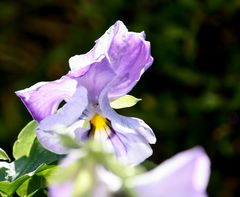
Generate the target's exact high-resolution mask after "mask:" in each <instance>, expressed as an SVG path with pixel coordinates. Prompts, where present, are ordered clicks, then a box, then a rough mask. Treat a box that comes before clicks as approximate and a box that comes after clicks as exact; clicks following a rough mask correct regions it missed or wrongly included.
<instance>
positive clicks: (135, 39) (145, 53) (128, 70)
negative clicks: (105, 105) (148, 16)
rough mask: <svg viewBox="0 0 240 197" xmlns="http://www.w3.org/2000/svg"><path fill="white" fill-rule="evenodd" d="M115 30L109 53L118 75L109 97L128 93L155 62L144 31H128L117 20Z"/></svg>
mask: <svg viewBox="0 0 240 197" xmlns="http://www.w3.org/2000/svg"><path fill="white" fill-rule="evenodd" d="M113 32H114V37H113V38H112V40H111V44H110V46H109V49H108V51H107V54H108V57H109V59H110V63H111V65H112V67H113V68H114V71H115V72H116V73H117V76H118V77H117V78H116V79H115V80H114V82H113V83H112V89H111V90H110V93H109V97H111V98H116V97H120V96H122V95H125V94H127V93H128V92H129V91H130V90H131V89H132V88H133V87H134V86H135V84H136V83H137V82H138V80H139V79H140V77H141V75H142V74H143V73H144V72H145V70H147V69H148V68H149V67H150V66H151V64H152V63H153V58H152V56H151V54H150V43H149V42H148V41H145V34H144V33H134V32H128V30H127V28H126V27H125V25H124V24H123V23H122V22H121V21H117V22H116V24H115V25H114V30H113Z"/></svg>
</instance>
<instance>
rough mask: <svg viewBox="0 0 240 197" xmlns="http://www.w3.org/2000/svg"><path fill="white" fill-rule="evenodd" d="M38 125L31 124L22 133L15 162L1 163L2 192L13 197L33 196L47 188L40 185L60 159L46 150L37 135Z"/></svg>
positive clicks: (16, 144) (14, 151) (0, 188)
mask: <svg viewBox="0 0 240 197" xmlns="http://www.w3.org/2000/svg"><path fill="white" fill-rule="evenodd" d="M35 129H36V123H35V122H34V121H32V122H30V123H29V124H28V125H27V126H26V127H24V129H23V130H22V131H21V132H20V134H19V136H18V139H17V141H16V143H15V144H14V149H13V155H14V157H15V159H16V160H15V161H13V162H11V163H7V162H0V192H1V193H2V194H3V195H7V196H12V195H13V194H14V193H15V192H16V191H18V194H19V195H20V196H28V195H30V196H31V195H32V194H34V193H35V192H38V191H39V190H41V189H44V188H45V187H46V186H45V185H44V184H38V183H37V182H36V180H38V181H43V180H44V179H45V178H48V176H49V173H50V172H51V170H52V168H53V167H54V166H55V165H52V163H54V162H56V161H57V160H58V159H59V158H60V157H59V156H58V155H56V154H54V153H51V152H49V151H47V150H46V149H44V148H43V147H42V146H41V145H40V144H39V142H38V140H37V138H36V134H35Z"/></svg>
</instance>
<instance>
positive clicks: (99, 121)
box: [90, 114, 108, 135]
mask: <svg viewBox="0 0 240 197" xmlns="http://www.w3.org/2000/svg"><path fill="white" fill-rule="evenodd" d="M90 123H91V126H92V129H91V132H92V133H93V135H94V134H95V132H98V131H106V130H107V129H108V126H107V124H108V120H107V119H106V118H104V117H102V116H101V115H99V114H95V115H94V116H93V118H92V119H91V120H90Z"/></svg>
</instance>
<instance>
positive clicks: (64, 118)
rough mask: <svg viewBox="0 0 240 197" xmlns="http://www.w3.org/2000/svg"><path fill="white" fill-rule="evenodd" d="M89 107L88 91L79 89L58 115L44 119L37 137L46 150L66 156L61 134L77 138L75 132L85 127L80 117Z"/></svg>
mask: <svg viewBox="0 0 240 197" xmlns="http://www.w3.org/2000/svg"><path fill="white" fill-rule="evenodd" d="M87 105H88V98H87V90H86V89H85V88H84V87H78V88H77V91H76V92H75V94H74V95H73V96H72V97H71V99H70V100H69V101H68V102H67V103H66V104H65V105H64V106H63V107H62V108H61V109H60V110H59V112H58V113H55V114H53V115H50V116H48V117H46V118H45V119H43V120H42V121H41V122H40V123H39V125H38V127H37V137H38V139H39V141H40V143H41V144H42V145H43V147H44V148H46V149H48V150H49V151H52V152H55V153H57V154H66V153H68V151H69V149H68V148H66V147H65V146H64V145H63V143H62V141H61V139H60V137H59V134H65V135H69V136H71V137H73V138H74V137H75V130H76V129H77V128H81V127H83V124H84V121H83V120H80V119H79V118H80V116H81V115H82V113H83V111H84V110H85V109H86V107H87Z"/></svg>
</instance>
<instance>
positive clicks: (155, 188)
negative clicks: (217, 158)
mask: <svg viewBox="0 0 240 197" xmlns="http://www.w3.org/2000/svg"><path fill="white" fill-rule="evenodd" d="M209 174H210V161H209V158H208V156H207V155H206V153H205V152H204V150H203V149H202V148H199V147H196V148H193V149H190V150H188V151H184V152H182V153H179V154H177V155H176V156H174V157H172V158H170V159H168V160H166V161H165V162H163V163H162V164H161V165H160V166H158V167H157V168H155V169H153V170H151V171H149V172H147V173H145V174H142V175H139V176H137V177H135V178H134V179H133V180H132V181H131V182H129V184H130V187H133V188H135V191H136V192H137V194H138V196H139V197H148V196H151V197H159V196H168V197H176V196H178V197H204V196H207V195H206V187H207V184H208V180H209Z"/></svg>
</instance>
